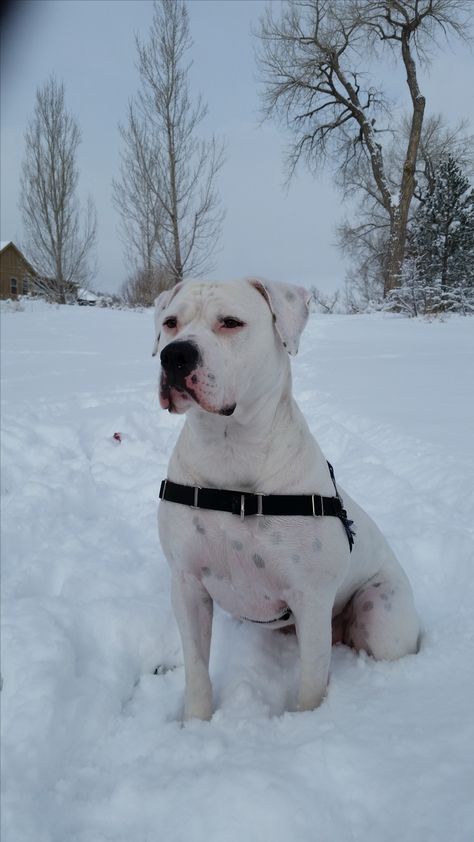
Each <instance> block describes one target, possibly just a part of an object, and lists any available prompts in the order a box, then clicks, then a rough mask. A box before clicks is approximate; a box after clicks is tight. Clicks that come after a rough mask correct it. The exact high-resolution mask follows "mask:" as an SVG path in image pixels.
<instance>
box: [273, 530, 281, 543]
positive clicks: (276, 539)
mask: <svg viewBox="0 0 474 842" xmlns="http://www.w3.org/2000/svg"><path fill="white" fill-rule="evenodd" d="M271 539H272V544H281V540H282V539H281V532H272V534H271Z"/></svg>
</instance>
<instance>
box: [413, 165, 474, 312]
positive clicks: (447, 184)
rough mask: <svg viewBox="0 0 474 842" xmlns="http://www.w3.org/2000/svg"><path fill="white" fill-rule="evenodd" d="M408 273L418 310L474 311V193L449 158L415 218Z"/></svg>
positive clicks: (425, 196) (438, 172)
mask: <svg viewBox="0 0 474 842" xmlns="http://www.w3.org/2000/svg"><path fill="white" fill-rule="evenodd" d="M406 274H409V276H410V278H409V279H408V278H407V280H406V281H405V283H404V284H402V287H405V286H409V287H410V296H411V298H412V299H413V300H415V301H416V304H415V309H417V310H418V312H432V313H436V312H443V311H457V312H463V313H467V312H474V189H473V188H472V187H471V185H470V182H469V179H468V178H467V177H466V176H465V175H464V173H463V172H462V170H461V168H460V167H459V165H458V164H457V163H456V160H455V159H454V158H453V157H452V156H451V155H448V156H446V157H445V158H444V159H442V161H441V163H440V165H439V167H438V169H437V171H436V172H435V177H434V182H433V184H432V189H431V191H429V190H426V192H425V195H424V196H422V200H421V204H420V206H419V208H418V210H417V212H416V214H415V216H414V219H413V223H412V227H411V232H410V238H409V247H408V254H407V265H406ZM402 292H403V290H402V289H400V290H398V297H400V294H402Z"/></svg>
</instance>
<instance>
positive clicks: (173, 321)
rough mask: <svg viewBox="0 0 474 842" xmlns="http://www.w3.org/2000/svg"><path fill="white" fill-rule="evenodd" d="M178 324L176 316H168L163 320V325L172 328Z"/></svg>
mask: <svg viewBox="0 0 474 842" xmlns="http://www.w3.org/2000/svg"><path fill="white" fill-rule="evenodd" d="M177 324H178V319H177V318H176V316H168V318H167V319H165V320H164V322H163V327H167V328H169V329H170V330H173V329H174V328H175V327H176V326H177Z"/></svg>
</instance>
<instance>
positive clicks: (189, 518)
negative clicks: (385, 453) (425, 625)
mask: <svg viewBox="0 0 474 842" xmlns="http://www.w3.org/2000/svg"><path fill="white" fill-rule="evenodd" d="M170 316H173V317H175V318H177V320H178V324H177V327H176V328H175V329H169V328H166V327H163V322H164V321H165V320H166V319H169V317H170ZM155 317H156V336H157V337H159V338H158V340H157V343H156V351H160V352H161V351H162V350H163V348H164V347H166V346H167V345H168V344H169V343H170V342H172V341H173V340H175V339H176V340H190V341H192V342H193V343H194V344H195V345H197V347H198V348H199V351H200V354H201V363H200V365H199V366H198V368H197V369H196V371H195V372H194V376H195V379H194V381H193V383H195V387H194V388H195V394H194V398H190V397H188V396H186V395H182V394H181V395H175V396H174V398H175V400H174V405H173V408H174V409H175V411H178V412H187V416H186V421H185V424H184V427H183V430H182V432H181V435H180V437H179V440H178V442H177V445H176V447H175V449H174V451H173V453H172V455H171V459H170V463H169V470H168V478H169V479H171V480H172V481H174V482H177V483H183V484H186V485H193V486H194V485H197V486H201V487H214V488H229V489H234V490H237V491H252V492H260V493H263V494H271V493H272V494H284V493H286V494H313V493H315V494H322V495H326V496H332V495H333V494H334V486H333V484H332V481H331V478H330V475H329V471H328V468H327V464H326V460H325V458H324V456H323V454H322V452H321V450H320V448H319V446H318V444H317V442H316V441H315V439H314V438H313V436H312V435H311V433H310V431H309V429H308V426H307V424H306V421H305V419H304V418H303V416H302V414H301V412H300V410H299V408H298V406H297V404H296V402H295V400H294V398H293V396H292V391H291V370H290V364H289V358H288V353H296V350H297V347H298V340H299V336H300V334H301V331H302V330H303V327H304V324H305V322H306V318H307V293H306V292H305V290H303V289H302V288H300V287H294V286H290V285H286V284H272V283H268V282H266V281H265V282H262V281H259V280H250V281H239V282H235V283H229V284H213V283H206V284H205V283H199V282H192V283H191V282H190V283H187V284H183V285H180V287H179V289H177V290H173V291H171V292H168V293H164V294H162V296H160V297H159V298H158V299H157V302H156V315H155ZM224 317H233V318H238V319H240V320H241V321H242V322H244V323H245V325H244V326H243V327H240V328H237V329H225V328H224V327H223V325H222V318H224ZM283 343H285V347H286V349H285V347H284V344H283ZM287 351H288V353H287ZM197 401H198V402H199V403H198V402H197ZM234 404H235V410H234V412H233V414H232V415H230V416H223V415H220V414H219V412H220V411H221V409H222V408H223V407H229V406H231V405H232V406H233V405H234ZM162 405H163V406H166V401H162ZM341 493H342V495H343V498H344V504H345V507H346V509H347V510H348V513H349V517H350V518H351V519H352V520H353V521H354V523H355V527H356V530H357V535H356V539H355V546H354V549H353V552H352V553H350V552H349V544H348V540H347V536H346V533H345V531H344V528H343V526H342V523H341V521H340V520H339V519H338V518H336V517H323V518H312V517H280V518H278V517H271V518H260V517H250V518H247V519H245V520H244V521H241V520H240V518H239V517H236V516H234V515H232V514H229V513H224V512H213V511H208V510H203V509H200V510H196V509H193V508H189V507H186V506H182V505H179V504H175V503H170V502H161V503H160V507H159V531H160V539H161V543H162V546H163V549H164V552H165V554H166V557H167V559H168V561H169V563H170V566H171V570H172V601H173V607H174V611H175V614H176V618H177V622H178V625H179V629H180V634H181V638H182V644H183V651H184V662H185V673H186V694H185V718H190V717H198V718H201V719H208V718H210V717H211V715H212V688H211V682H210V678H209V669H208V665H209V649H210V641H211V628H212V606H213V601H214V600H215V601H217V602H218V603H219V604H220V605H221V606H222V607H223V608H224V609H225V610H227V611H229V612H230V613H231V614H233V615H234V616H236V617H244V618H247V619H250V620H255V621H260V622H262V621H269V620H270V621H272V620H274V619H275V618H277V617H279V616H282V615H283V613H284V612H285V610H286V609H287V608H290V609H291V611H292V614H293V618H294V619H292V620H291V621H288V622H294V624H295V626H296V633H297V637H298V643H299V650H300V661H301V669H300V685H299V693H298V709H300V710H309V709H313V708H314V707H316V706H317V705H318V704H319V703H320V702H321V700H322V698H323V697H324V694H325V692H326V686H327V679H328V670H329V660H330V653H331V635H332V624H333V626H334V627H337V628H339V636H340V639H342V640H343V641H344V642H346V643H350V644H351V645H353V646H354V647H355V648H357V649H362V648H364V649H366V650H367V651H369V652H370V654H372V655H373V656H374V657H376V658H388V659H393V658H398V657H400V656H402V655H405V654H407V653H413V652H415V651H416V649H417V640H418V634H419V626H418V620H417V616H416V612H415V608H414V604H413V597H412V592H411V588H410V585H409V582H408V580H407V577H406V575H405V573H404V572H403V570H402V568H401V567H400V565H399V563H398V561H397V559H396V558H395V556H394V554H393V552H392V550H391V549H390V547H389V546H388V544H387V543H386V541H385V539H384V538H383V536H382V535H381V533H380V531H379V530H378V528H377V527H376V525H375V524H374V523H373V521H372V520H371V519H370V518H369V516H368V515H367V514H366V513H365V512H364V511H363V510H362V509H361V508H360V507H359V506H358V505H357V504H356V503H355V502H353V501H352V500H351V499H350V498H349V496H348V495H347V494H346V493H345V492H343V491H342V489H341ZM381 493H383V489H381ZM279 625H285V622H284V621H282V622H281V623H270V627H271V628H276V627H278V626H279ZM263 628H265V627H264V626H263Z"/></svg>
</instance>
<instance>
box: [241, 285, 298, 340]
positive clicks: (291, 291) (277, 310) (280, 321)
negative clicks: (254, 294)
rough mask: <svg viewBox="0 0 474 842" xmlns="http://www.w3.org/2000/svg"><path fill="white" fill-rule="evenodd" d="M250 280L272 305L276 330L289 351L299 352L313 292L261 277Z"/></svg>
mask: <svg viewBox="0 0 474 842" xmlns="http://www.w3.org/2000/svg"><path fill="white" fill-rule="evenodd" d="M248 281H249V283H250V284H251V285H252V286H253V287H255V289H256V290H258V292H259V293H260V295H263V297H264V299H265V301H266V302H267V304H268V306H269V307H270V310H271V312H272V314H273V321H274V322H275V328H276V331H277V333H278V335H279V337H280V339H281V341H282V342H283V345H284V347H285V348H286V350H287V351H288V353H289V354H292V355H294V354H297V353H298V345H299V341H300V336H301V334H302V332H303V328H304V326H305V324H306V322H307V320H308V314H309V302H310V299H311V293H309V292H308V290H307V289H304V287H297V286H293V284H281V283H278V282H277V281H263V280H261V279H260V278H249V279H248Z"/></svg>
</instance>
